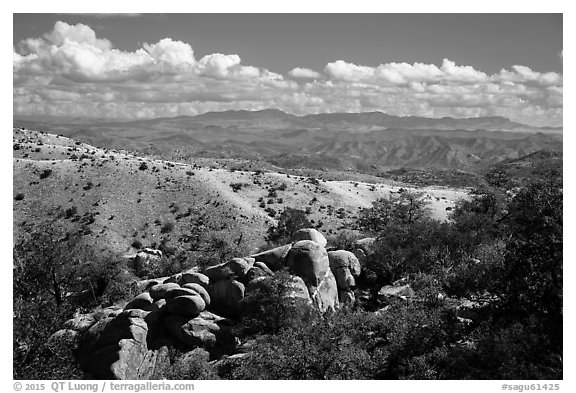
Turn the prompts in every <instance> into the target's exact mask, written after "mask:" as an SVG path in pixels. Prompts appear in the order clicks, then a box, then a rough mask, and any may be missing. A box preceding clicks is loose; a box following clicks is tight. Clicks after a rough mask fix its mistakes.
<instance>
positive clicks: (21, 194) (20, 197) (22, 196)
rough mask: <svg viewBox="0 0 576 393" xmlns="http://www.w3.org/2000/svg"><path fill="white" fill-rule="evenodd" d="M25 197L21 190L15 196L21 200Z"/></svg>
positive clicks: (16, 199) (17, 199)
mask: <svg viewBox="0 0 576 393" xmlns="http://www.w3.org/2000/svg"><path fill="white" fill-rule="evenodd" d="M23 199H24V194H23V193H21V192H19V193H18V194H16V196H15V197H14V200H15V201H21V200H23Z"/></svg>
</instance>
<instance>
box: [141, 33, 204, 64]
mask: <svg viewBox="0 0 576 393" xmlns="http://www.w3.org/2000/svg"><path fill="white" fill-rule="evenodd" d="M144 49H146V52H148V54H149V55H150V57H151V58H152V59H153V61H154V62H156V63H161V64H162V63H164V64H168V65H170V66H174V67H178V66H181V65H184V66H193V65H194V63H195V62H196V60H195V59H194V50H193V49H192V47H191V46H190V45H189V44H186V43H184V42H182V41H173V40H172V39H171V38H164V39H162V40H160V41H158V42H157V43H155V44H144Z"/></svg>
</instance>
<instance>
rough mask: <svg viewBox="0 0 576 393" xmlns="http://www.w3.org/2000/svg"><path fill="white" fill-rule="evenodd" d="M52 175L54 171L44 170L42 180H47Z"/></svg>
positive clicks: (41, 175)
mask: <svg viewBox="0 0 576 393" xmlns="http://www.w3.org/2000/svg"><path fill="white" fill-rule="evenodd" d="M51 174H52V169H44V170H43V171H42V173H40V179H46V178H47V177H48V176H50V175H51Z"/></svg>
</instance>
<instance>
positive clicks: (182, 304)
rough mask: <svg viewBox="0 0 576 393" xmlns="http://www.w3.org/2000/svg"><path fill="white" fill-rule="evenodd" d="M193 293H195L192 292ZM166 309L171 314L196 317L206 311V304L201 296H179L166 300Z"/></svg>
mask: <svg viewBox="0 0 576 393" xmlns="http://www.w3.org/2000/svg"><path fill="white" fill-rule="evenodd" d="M191 292H194V291H192V290H191ZM194 293H195V292H194ZM164 307H165V308H166V310H167V311H168V312H169V313H171V314H178V315H185V316H196V315H198V314H200V313H201V312H202V311H204V309H205V308H206V303H204V300H202V297H201V296H200V295H198V294H196V293H195V294H194V295H192V296H190V295H187V296H177V297H175V298H172V299H168V300H166V305H165V306H164Z"/></svg>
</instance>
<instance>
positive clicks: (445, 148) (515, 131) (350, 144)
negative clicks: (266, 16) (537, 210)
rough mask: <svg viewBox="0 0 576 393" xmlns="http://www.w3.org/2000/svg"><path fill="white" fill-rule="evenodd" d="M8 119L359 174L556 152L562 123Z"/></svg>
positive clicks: (160, 146) (223, 117)
mask: <svg viewBox="0 0 576 393" xmlns="http://www.w3.org/2000/svg"><path fill="white" fill-rule="evenodd" d="M14 126H15V127H25V128H31V129H36V130H43V131H49V132H53V133H57V134H61V135H65V136H68V137H72V138H75V139H77V140H81V141H83V142H85V143H89V144H91V145H94V146H99V147H104V148H117V149H126V150H132V151H137V152H141V153H146V154H152V155H158V156H163V157H169V158H174V159H182V158H186V157H191V156H201V157H212V158H240V159H248V160H261V161H266V162H269V163H272V164H274V165H277V166H281V167H285V168H300V167H302V168H313V169H321V170H322V169H338V170H350V171H357V172H364V173H377V172H380V171H383V170H386V169H390V168H399V167H411V168H424V167H435V168H452V169H463V170H470V171H475V170H478V169H482V168H485V167H487V166H489V165H492V164H494V163H497V162H500V161H502V160H505V159H515V158H518V157H521V156H524V155H527V154H531V153H534V152H536V151H539V150H552V151H562V128H553V127H533V126H529V125H525V124H521V123H517V122H514V121H511V120H509V119H506V118H504V117H498V116H492V117H477V118H461V119H457V118H451V117H444V118H424V117H415V116H408V117H398V116H392V115H388V114H385V113H382V112H365V113H325V114H315V115H305V116H295V115H292V114H288V113H284V112H282V111H280V110H277V109H266V110H261V111H244V110H240V111H224V112H208V113H204V114H201V115H198V116H179V117H172V118H158V119H146V120H136V121H127V122H110V121H99V122H96V121H89V122H88V121H86V120H81V119H57V118H43V119H41V118H37V119H21V118H15V119H14Z"/></svg>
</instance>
